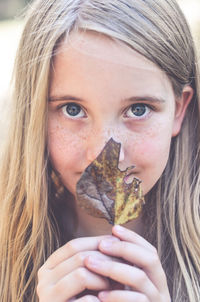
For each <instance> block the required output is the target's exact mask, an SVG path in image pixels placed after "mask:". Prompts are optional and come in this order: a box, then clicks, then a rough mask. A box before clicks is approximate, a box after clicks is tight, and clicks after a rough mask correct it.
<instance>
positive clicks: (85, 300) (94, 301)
mask: <svg viewBox="0 0 200 302" xmlns="http://www.w3.org/2000/svg"><path fill="white" fill-rule="evenodd" d="M75 302H100V300H99V299H98V298H97V297H95V296H91V295H87V296H84V297H82V298H80V299H78V300H75Z"/></svg>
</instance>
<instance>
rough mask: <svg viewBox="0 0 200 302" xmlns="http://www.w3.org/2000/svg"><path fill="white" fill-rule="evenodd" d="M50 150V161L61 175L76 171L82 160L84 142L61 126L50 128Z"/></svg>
mask: <svg viewBox="0 0 200 302" xmlns="http://www.w3.org/2000/svg"><path fill="white" fill-rule="evenodd" d="M48 149H49V153H50V160H51V162H52V164H53V166H54V167H55V169H56V170H58V171H59V172H60V173H63V172H64V171H65V170H66V169H74V168H75V167H76V166H77V164H78V160H79V161H80V160H81V158H82V150H83V142H82V141H81V140H80V139H79V138H78V137H77V136H76V135H75V134H74V133H72V132H70V131H67V130H66V129H65V128H62V127H60V126H56V127H49V131H48Z"/></svg>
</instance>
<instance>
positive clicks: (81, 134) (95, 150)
mask: <svg viewBox="0 0 200 302" xmlns="http://www.w3.org/2000/svg"><path fill="white" fill-rule="evenodd" d="M199 105H200V99H199V84H198V68H197V59H196V56H195V52H194V45H193V40H192V37H191V34H190V31H189V29H188V26H187V23H186V21H185V19H184V16H183V14H182V13H181V11H180V9H179V7H178V6H177V3H176V2H175V0H145V1H144V0H134V1H133V0H126V1H123V0H108V1H102V0H73V1H72V0H54V1H49V0H48V1H45V0H37V1H35V2H33V3H32V4H31V5H30V9H29V12H28V15H27V21H26V24H25V29H24V32H23V35H22V38H21V42H20V45H19V49H18V54H17V59H16V65H15V73H14V90H13V100H12V113H11V124H10V132H9V135H8V139H7V144H6V147H5V150H4V153H3V157H2V159H1V170H0V171H1V172H0V175H1V178H0V196H1V197H0V198H1V202H0V206H1V209H0V215H1V217H0V223H1V228H0V238H1V247H0V266H1V279H0V280H1V290H0V300H1V301H2V302H8V301H13V302H14V301H15V302H16V301H17V302H22V301H40V302H44V301H45V302H46V301H49V302H51V301H52V302H55V301H58V302H64V301H79V302H81V301H82V302H83V301H105V302H111V301H112V302H113V301H115V302H118V301H120V302H122V301H132V302H133V301H137V302H139V301H145V302H155V301H156V302H169V301H173V302H197V301H200V281H199V280H200V260H199V259H200V231H199V230H200V217H199V214H200V213H199V208H200V207H199V196H200V192H199V191H200V173H199V166H200V158H199V155H200V154H199V150H200V140H199V130H200V115H199ZM111 137H112V138H113V139H114V140H115V141H117V142H120V143H121V150H120V158H119V168H120V169H121V170H124V169H125V168H127V167H128V166H130V165H134V166H135V168H134V176H136V177H137V178H139V179H141V181H142V188H143V192H144V195H145V200H146V204H145V206H144V208H143V211H142V215H140V216H139V218H138V219H135V220H133V221H131V222H129V223H127V224H126V225H125V226H124V227H122V226H114V227H113V228H112V227H111V226H110V225H109V224H108V223H107V222H106V221H105V220H103V219H98V218H95V217H92V216H89V215H87V214H86V213H84V211H82V210H81V209H79V208H78V207H77V205H76V183H77V181H78V180H79V178H80V176H81V174H82V173H83V171H84V170H85V168H86V167H87V166H88V165H89V164H90V163H91V162H92V161H93V160H94V159H95V158H96V157H97V156H98V154H99V153H100V152H101V150H102V149H103V147H104V146H105V144H106V143H107V142H108V140H109V139H110V138H111ZM131 178H132V176H131V175H130V176H129V179H128V180H129V181H131Z"/></svg>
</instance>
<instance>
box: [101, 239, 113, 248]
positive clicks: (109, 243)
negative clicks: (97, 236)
mask: <svg viewBox="0 0 200 302" xmlns="http://www.w3.org/2000/svg"><path fill="white" fill-rule="evenodd" d="M115 242H116V240H113V239H103V240H102V241H101V242H100V246H101V248H103V249H110V248H111V247H112V245H113V243H115Z"/></svg>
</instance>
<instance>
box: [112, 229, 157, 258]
mask: <svg viewBox="0 0 200 302" xmlns="http://www.w3.org/2000/svg"><path fill="white" fill-rule="evenodd" d="M112 233H113V235H114V236H116V237H118V238H119V239H121V240H123V241H128V242H132V243H135V244H137V245H140V246H142V247H144V248H146V249H148V250H150V251H152V252H154V253H156V252H157V251H156V248H155V247H154V246H153V245H151V244H150V243H149V242H148V241H147V240H145V239H144V238H143V237H142V236H140V235H138V234H137V233H135V232H133V231H131V230H129V229H126V228H124V227H122V226H120V225H115V226H114V227H113V228H112Z"/></svg>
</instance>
